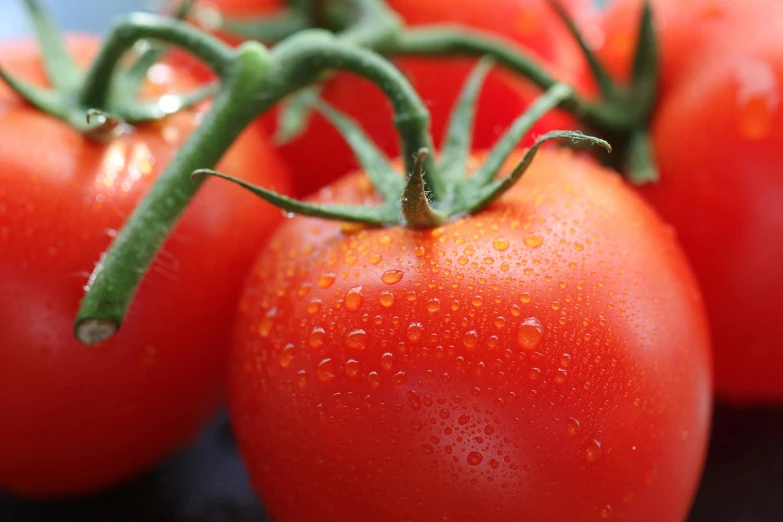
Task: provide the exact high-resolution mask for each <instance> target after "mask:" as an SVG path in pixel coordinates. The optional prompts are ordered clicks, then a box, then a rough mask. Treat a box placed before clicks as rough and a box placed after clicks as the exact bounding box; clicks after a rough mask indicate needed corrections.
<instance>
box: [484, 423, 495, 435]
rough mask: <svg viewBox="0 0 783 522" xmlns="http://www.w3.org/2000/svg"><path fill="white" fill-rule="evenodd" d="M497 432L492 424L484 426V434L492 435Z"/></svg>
mask: <svg viewBox="0 0 783 522" xmlns="http://www.w3.org/2000/svg"><path fill="white" fill-rule="evenodd" d="M493 433H495V427H494V426H493V425H492V424H487V425H486V427H485V428H484V435H492V434H493Z"/></svg>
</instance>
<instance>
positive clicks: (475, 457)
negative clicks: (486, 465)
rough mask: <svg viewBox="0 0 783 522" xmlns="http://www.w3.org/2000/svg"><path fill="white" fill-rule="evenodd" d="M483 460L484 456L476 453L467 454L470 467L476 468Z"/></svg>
mask: <svg viewBox="0 0 783 522" xmlns="http://www.w3.org/2000/svg"><path fill="white" fill-rule="evenodd" d="M482 460H484V455H482V454H481V453H479V452H478V451H471V452H470V453H468V464H470V465H471V466H478V465H479V464H481V461H482Z"/></svg>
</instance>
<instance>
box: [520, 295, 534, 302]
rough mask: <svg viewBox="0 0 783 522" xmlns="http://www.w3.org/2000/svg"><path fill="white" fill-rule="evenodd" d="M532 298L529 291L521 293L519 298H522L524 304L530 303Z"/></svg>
mask: <svg viewBox="0 0 783 522" xmlns="http://www.w3.org/2000/svg"><path fill="white" fill-rule="evenodd" d="M532 299H533V298H532V297H531V296H530V294H528V293H527V292H525V293H522V294H520V295H519V300H520V301H521V302H522V303H523V304H527V303H529V302H530V301H531V300H532Z"/></svg>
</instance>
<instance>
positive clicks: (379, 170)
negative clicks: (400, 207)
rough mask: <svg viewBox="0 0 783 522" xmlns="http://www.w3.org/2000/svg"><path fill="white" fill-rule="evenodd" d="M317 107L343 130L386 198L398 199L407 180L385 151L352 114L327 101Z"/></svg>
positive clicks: (376, 186)
mask: <svg viewBox="0 0 783 522" xmlns="http://www.w3.org/2000/svg"><path fill="white" fill-rule="evenodd" d="M315 107H316V109H317V110H318V111H319V112H320V113H321V114H323V116H324V117H325V118H326V119H327V120H328V121H329V123H331V124H332V125H333V126H334V127H335V128H336V129H337V130H338V131H340V134H341V135H342V137H343V139H345V141H346V142H347V143H348V145H349V146H350V147H351V150H352V151H353V153H354V156H355V157H356V159H357V161H358V162H359V165H360V166H361V167H362V170H363V171H364V173H365V174H366V175H367V177H368V178H369V179H370V182H371V183H372V185H373V187H375V190H376V191H377V192H378V194H380V195H381V197H382V198H383V200H384V201H386V202H396V201H397V200H398V199H399V198H400V194H402V190H403V187H404V185H405V182H404V181H403V179H402V177H400V175H399V174H398V173H397V172H396V171H395V170H394V167H393V166H392V164H391V163H390V162H389V160H388V159H387V158H386V156H385V155H384V153H383V152H382V151H381V150H380V149H379V148H378V147H377V146H376V145H375V144H374V143H373V142H372V139H371V138H370V137H369V136H367V134H366V133H365V132H364V131H363V130H362V128H361V127H359V125H358V124H357V123H356V121H355V120H353V119H352V118H350V117H348V116H347V115H345V114H342V113H341V112H339V111H337V110H336V109H335V108H334V107H332V106H331V105H329V104H328V103H326V102H324V101H318V102H316V104H315Z"/></svg>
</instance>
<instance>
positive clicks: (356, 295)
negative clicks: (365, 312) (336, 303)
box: [345, 286, 364, 312]
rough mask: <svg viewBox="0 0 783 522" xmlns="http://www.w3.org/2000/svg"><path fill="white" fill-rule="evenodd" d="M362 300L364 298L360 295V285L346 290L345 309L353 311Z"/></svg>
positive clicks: (360, 305) (359, 305)
mask: <svg viewBox="0 0 783 522" xmlns="http://www.w3.org/2000/svg"><path fill="white" fill-rule="evenodd" d="M363 302H364V298H363V297H362V287H361V286H355V287H353V288H351V289H350V290H348V293H347V294H345V309H346V310H350V311H351V312H355V311H356V310H358V309H359V308H361V307H362V303H363Z"/></svg>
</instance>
